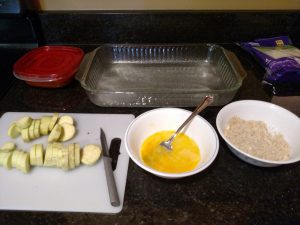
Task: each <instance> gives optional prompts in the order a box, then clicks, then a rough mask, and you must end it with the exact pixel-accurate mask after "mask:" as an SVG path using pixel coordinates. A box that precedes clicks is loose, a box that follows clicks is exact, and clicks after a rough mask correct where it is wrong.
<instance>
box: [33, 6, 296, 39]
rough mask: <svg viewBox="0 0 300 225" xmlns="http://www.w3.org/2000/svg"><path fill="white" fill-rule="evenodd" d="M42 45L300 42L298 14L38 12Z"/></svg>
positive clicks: (287, 12) (286, 12)
mask: <svg viewBox="0 0 300 225" xmlns="http://www.w3.org/2000/svg"><path fill="white" fill-rule="evenodd" d="M38 17H39V18H40V31H41V33H42V34H43V35H42V36H43V38H44V39H43V40H41V41H40V42H41V43H44V44H71V45H72V44H73V45H98V44H102V43H166V42H169V43H180V42H181V43H191V42H192V43H199V42H210V43H233V42H237V41H249V40H253V39H255V38H263V37H273V36H279V35H288V36H290V38H291V39H292V41H293V42H294V43H296V44H299V43H300V11H279V12H273V11H255V12H252V11H251V12H248V11H245V12H243V11H232V12H229V11H133V12H128V11H120V12H107V11H103V12H102V11H91V12H90V11H71V12H70V11H69V12H68V11H66V12H41V13H39V15H38Z"/></svg>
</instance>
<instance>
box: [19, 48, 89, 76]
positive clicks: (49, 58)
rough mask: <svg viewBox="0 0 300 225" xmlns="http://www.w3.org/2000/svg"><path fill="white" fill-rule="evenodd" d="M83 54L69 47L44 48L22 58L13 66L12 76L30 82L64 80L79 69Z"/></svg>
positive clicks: (80, 50) (32, 51) (78, 49)
mask: <svg viewBox="0 0 300 225" xmlns="http://www.w3.org/2000/svg"><path fill="white" fill-rule="evenodd" d="M83 55H84V53H83V51H82V49H80V48H77V47H69V46H44V47H40V48H36V49H33V50H31V51H30V52H28V53H27V54H25V55H24V56H22V57H21V58H20V59H19V60H18V61H17V62H16V63H15V65H14V68H13V72H14V75H15V76H16V77H17V78H19V79H21V80H25V81H30V82H53V81H57V80H60V79H66V78H69V77H71V76H73V75H74V74H75V72H76V71H77V70H78V69H79V66H80V62H81V60H82V57H83Z"/></svg>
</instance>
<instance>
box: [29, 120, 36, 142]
mask: <svg viewBox="0 0 300 225" xmlns="http://www.w3.org/2000/svg"><path fill="white" fill-rule="evenodd" d="M34 124H35V120H32V123H31V125H30V126H29V128H28V132H29V139H30V140H33V139H35V136H34Z"/></svg>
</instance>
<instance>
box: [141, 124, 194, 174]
mask: <svg viewBox="0 0 300 225" xmlns="http://www.w3.org/2000/svg"><path fill="white" fill-rule="evenodd" d="M173 133H174V131H171V130H168V131H160V132H157V133H154V134H152V135H151V136H149V137H148V138H147V139H146V140H145V141H144V142H143V144H142V147H141V151H140V154H141V158H142V160H143V161H144V163H145V164H146V165H148V166H150V167H152V168H153V169H156V170H158V171H160V172H166V173H183V172H187V171H191V170H193V169H194V168H195V167H196V166H197V165H198V163H199V162H200V150H199V148H198V146H197V144H196V143H195V142H194V140H193V139H191V138H190V137H188V136H187V135H185V134H183V133H179V134H178V135H177V136H176V137H175V139H174V140H173V143H172V147H173V149H172V150H167V149H166V148H164V147H162V146H160V143H161V142H162V141H166V140H168V139H169V138H170V137H171V135H172V134H173Z"/></svg>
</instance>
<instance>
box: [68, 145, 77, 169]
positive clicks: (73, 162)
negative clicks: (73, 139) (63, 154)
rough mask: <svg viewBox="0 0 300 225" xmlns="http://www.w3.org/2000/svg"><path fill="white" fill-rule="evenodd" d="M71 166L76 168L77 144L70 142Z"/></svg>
mask: <svg viewBox="0 0 300 225" xmlns="http://www.w3.org/2000/svg"><path fill="white" fill-rule="evenodd" d="M68 149H69V159H68V160H69V168H70V169H74V168H75V144H69V145H68Z"/></svg>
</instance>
